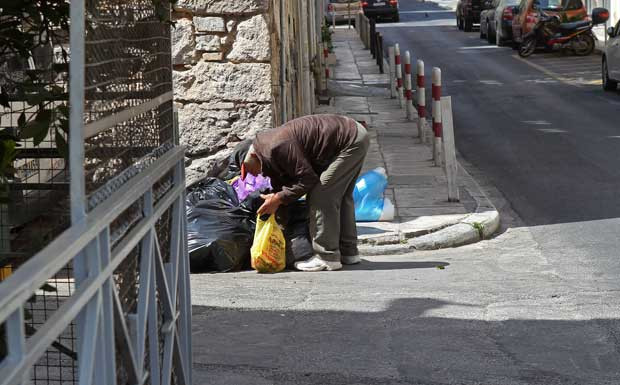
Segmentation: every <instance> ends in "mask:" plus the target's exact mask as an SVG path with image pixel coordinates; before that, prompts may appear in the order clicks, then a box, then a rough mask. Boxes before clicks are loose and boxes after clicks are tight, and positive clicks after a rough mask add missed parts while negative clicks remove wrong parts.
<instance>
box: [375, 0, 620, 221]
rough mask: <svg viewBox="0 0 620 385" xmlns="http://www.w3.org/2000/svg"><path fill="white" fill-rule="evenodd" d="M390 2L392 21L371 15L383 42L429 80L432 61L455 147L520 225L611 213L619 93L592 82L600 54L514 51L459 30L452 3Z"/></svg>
mask: <svg viewBox="0 0 620 385" xmlns="http://www.w3.org/2000/svg"><path fill="white" fill-rule="evenodd" d="M400 4H401V23H380V24H378V30H379V31H380V32H382V33H383V34H384V36H385V40H386V46H387V45H389V44H393V43H399V44H400V47H401V52H403V53H404V51H405V50H409V51H411V53H412V56H413V58H414V60H416V59H422V60H424V62H425V65H426V72H427V74H426V75H427V79H428V80H427V82H429V83H430V74H431V68H432V67H434V66H438V67H440V68H441V70H442V74H443V85H444V86H443V94H444V95H451V96H452V100H453V102H452V103H453V107H454V121H455V131H456V144H457V148H458V150H459V152H460V155H461V156H462V157H463V158H464V159H465V160H466V161H467V162H469V163H471V164H472V165H473V166H474V167H476V168H478V169H480V170H481V171H482V173H483V174H485V175H486V176H488V177H489V178H490V180H491V182H492V184H494V185H495V186H496V187H497V188H498V189H499V190H500V191H501V192H502V193H503V194H504V196H505V197H506V199H507V200H508V201H509V202H510V204H511V205H512V208H513V209H514V210H515V211H516V212H517V213H518V215H519V216H520V217H521V219H522V220H523V221H524V223H525V224H527V225H547V224H558V223H568V222H580V221H590V220H598V219H606V218H617V217H620V205H619V204H617V196H618V191H620V167H618V166H619V165H620V123H619V122H620V112H619V111H620V94H619V93H605V92H604V91H602V88H601V87H600V86H599V85H598V84H597V83H600V81H599V79H600V70H599V66H600V64H599V63H600V56H598V55H592V56H590V57H587V58H578V57H574V56H570V55H562V54H561V53H556V54H551V55H549V54H537V55H534V56H533V57H532V58H531V59H528V60H525V61H524V60H520V59H519V58H518V57H516V55H515V53H516V52H515V51H513V50H512V49H510V48H497V47H494V46H490V45H488V44H487V43H486V41H484V40H481V39H479V32H477V31H474V32H471V33H464V32H462V31H459V30H458V29H457V28H456V24H455V21H454V13H453V12H452V11H449V10H446V9H445V8H443V7H441V6H438V5H436V4H434V3H429V2H426V3H420V2H417V1H401V3H400ZM428 11H430V12H428ZM414 68H415V67H414ZM429 97H430V96H429ZM427 105H430V104H429V102H427Z"/></svg>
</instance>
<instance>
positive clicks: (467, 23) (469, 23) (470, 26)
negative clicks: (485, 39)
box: [463, 17, 474, 32]
mask: <svg viewBox="0 0 620 385" xmlns="http://www.w3.org/2000/svg"><path fill="white" fill-rule="evenodd" d="M473 28H474V20H473V19H472V18H471V17H468V18H466V19H465V26H464V27H463V30H464V31H465V32H471V30H472V29H473Z"/></svg>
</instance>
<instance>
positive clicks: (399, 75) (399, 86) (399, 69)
mask: <svg viewBox="0 0 620 385" xmlns="http://www.w3.org/2000/svg"><path fill="white" fill-rule="evenodd" d="M394 62H395V64H396V97H397V98H398V102H399V103H400V106H401V108H402V107H404V100H403V99H404V98H403V66H402V64H401V60H400V46H399V45H398V44H396V45H395V46H394Z"/></svg>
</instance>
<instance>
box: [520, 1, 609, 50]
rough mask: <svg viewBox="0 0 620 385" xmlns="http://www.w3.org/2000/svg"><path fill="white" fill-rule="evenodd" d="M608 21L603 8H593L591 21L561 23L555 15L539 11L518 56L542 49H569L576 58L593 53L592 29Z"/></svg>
mask: <svg viewBox="0 0 620 385" xmlns="http://www.w3.org/2000/svg"><path fill="white" fill-rule="evenodd" d="M608 19H609V11H608V10H607V9H605V8H595V9H594V10H593V11H592V20H583V21H575V22H571V23H562V22H561V21H560V18H559V17H558V16H556V15H549V14H546V13H545V12H543V11H542V10H540V11H539V14H538V21H537V22H536V25H535V26H534V28H533V29H532V31H531V32H529V33H528V34H527V35H525V36H524V37H523V41H522V42H521V44H520V45H519V56H521V57H528V56H530V55H532V54H533V53H534V51H536V48H538V47H543V48H545V49H547V50H553V49H558V48H562V49H569V50H572V51H573V52H574V53H575V55H577V56H587V55H590V54H591V53H592V52H593V51H594V47H595V39H596V37H595V36H594V33H592V28H593V27H594V26H595V25H597V24H603V23H605V22H606V21H607V20H608Z"/></svg>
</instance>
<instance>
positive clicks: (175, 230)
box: [0, 0, 192, 385]
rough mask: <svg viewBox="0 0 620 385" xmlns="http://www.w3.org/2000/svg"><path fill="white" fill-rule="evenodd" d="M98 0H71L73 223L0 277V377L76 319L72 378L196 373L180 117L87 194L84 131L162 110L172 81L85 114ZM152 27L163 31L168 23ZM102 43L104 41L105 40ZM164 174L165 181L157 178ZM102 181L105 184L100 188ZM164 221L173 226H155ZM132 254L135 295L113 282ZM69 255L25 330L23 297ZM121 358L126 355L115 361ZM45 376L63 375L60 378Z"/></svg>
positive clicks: (7, 382) (158, 380)
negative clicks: (44, 305) (59, 296)
mask: <svg viewBox="0 0 620 385" xmlns="http://www.w3.org/2000/svg"><path fill="white" fill-rule="evenodd" d="M97 1H99V0H91V1H72V2H71V3H70V6H71V15H70V16H71V23H70V55H71V60H70V63H69V64H70V82H69V86H70V89H69V98H70V106H71V111H70V117H69V125H70V130H69V168H70V182H71V183H70V198H71V200H70V202H71V207H70V210H71V227H70V228H69V229H67V230H66V231H64V232H63V233H62V234H60V235H59V236H58V237H57V238H56V239H54V240H53V241H51V243H49V244H48V245H47V246H46V247H45V248H44V249H43V250H41V251H40V252H38V253H37V254H36V255H34V256H33V257H32V258H30V259H29V260H28V261H27V262H26V263H24V264H23V265H21V266H20V267H19V268H18V269H17V270H16V271H15V272H14V274H13V275H11V276H10V277H9V278H8V279H6V280H5V281H2V282H0V326H3V327H4V331H5V334H6V340H5V341H4V342H2V341H1V340H0V343H3V344H4V345H5V346H4V347H5V348H6V349H5V350H6V352H5V355H4V358H3V357H0V360H1V361H0V385H13V384H28V383H30V382H31V378H30V377H31V375H32V373H33V370H34V373H36V368H35V366H36V365H37V363H38V362H39V361H40V360H41V358H42V357H43V356H44V355H45V354H46V353H47V352H48V351H49V349H50V346H54V344H57V341H58V340H59V339H60V337H61V336H62V335H63V333H65V331H66V330H68V329H71V328H72V325H75V330H76V335H77V338H76V341H77V342H76V345H75V346H76V347H75V352H73V351H71V352H70V353H71V354H70V356H71V357H72V358H71V359H72V363H71V366H70V369H71V372H72V374H75V373H76V372H77V375H76V376H75V377H76V378H75V379H73V378H71V380H70V381H69V382H70V383H72V384H74V383H78V384H80V385H91V384H95V385H116V384H117V383H118V384H121V383H122V384H125V383H130V384H145V383H148V384H152V385H160V384H163V385H168V384H171V383H174V384H179V385H191V383H192V379H191V357H192V351H191V340H190V338H191V337H190V336H191V303H190V287H189V260H188V253H187V241H186V239H187V237H186V233H187V224H186V217H185V171H184V149H183V147H181V146H179V145H178V132H177V131H176V127H174V130H175V133H174V135H173V136H174V137H173V139H172V141H171V140H170V139H169V138H166V139H162V140H161V141H160V142H159V145H160V147H158V148H155V149H153V150H154V151H153V152H152V153H151V154H149V155H150V156H147V157H145V158H143V160H145V159H148V162H146V161H145V162H143V163H140V164H139V166H140V167H136V166H137V165H136V164H134V167H131V166H130V167H128V168H126V169H125V170H124V171H122V172H121V173H120V174H118V175H117V177H119V178H118V180H114V179H110V181H109V183H110V185H113V186H112V187H111V188H109V187H110V185H107V186H103V187H102V188H101V189H100V190H97V191H95V192H94V193H93V192H92V191H91V193H93V194H92V196H91V203H92V201H93V200H96V202H95V204H92V205H88V202H89V201H88V200H87V193H86V188H85V172H84V167H85V164H86V163H85V138H87V137H88V136H89V135H92V134H94V133H98V132H100V131H101V130H105V129H109V128H110V127H111V126H114V125H116V124H119V123H124V124H126V123H128V122H131V119H132V118H133V117H135V116H136V115H138V114H144V113H145V112H148V111H157V110H158V109H160V108H162V106H164V104H165V103H168V104H171V103H170V99H171V96H172V84H171V83H166V85H167V89H166V90H164V91H163V92H160V93H159V95H154V96H153V97H151V99H149V100H147V101H145V102H143V103H141V104H139V105H137V106H134V107H133V108H131V109H125V110H123V111H118V112H117V113H116V114H112V115H111V116H110V117H106V118H101V119H99V120H98V121H96V122H94V123H93V122H90V121H89V123H88V124H85V121H84V120H85V119H84V117H85V114H86V112H85V102H84V100H85V99H84V98H85V92H84V88H85V81H84V78H85V71H84V66H85V61H86V55H85V36H86V31H85V17H86V15H91V16H92V15H93V12H90V13H89V12H87V6H90V7H91V8H93V9H95V10H98V9H99V8H97V7H95V5H97V4H98V5H101V9H108V8H107V6H108V5H107V4H102V3H97ZM140 4H141V3H137V6H141V5H140ZM91 11H92V10H91ZM119 14H120V15H121V16H122V15H125V16H132V15H135V13H132V12H127V13H122V12H120V13H119ZM119 17H120V16H119ZM121 24H122V23H121ZM127 25H130V26H131V25H133V24H131V23H127ZM91 29H92V28H91ZM164 30H165V31H169V27H167V26H165V29H164ZM99 31H105V27H101V26H99ZM133 32H134V33H135V32H136V31H133ZM168 33H169V32H168ZM159 38H161V39H163V40H164V41H168V42H169V40H170V37H169V35H167V36H159ZM151 48H152V47H151ZM101 52H103V54H105V52H107V50H106V49H105V47H104V48H102V50H101ZM167 54H168V57H167V58H166V60H168V63H164V64H166V65H165V66H163V67H162V68H163V69H164V70H166V69H167V68H170V71H171V61H170V60H169V59H170V56H169V52H167ZM91 55H92V54H91ZM162 60H163V59H162ZM111 72H113V71H111ZM145 82H146V81H145ZM145 84H147V85H148V83H145ZM166 114H169V115H167V116H166V117H165V118H166V119H168V118H171V116H172V110H171V109H170V110H169V112H166ZM162 115H163V114H162ZM160 119H161V116H160ZM166 119H163V120H166ZM132 124H136V126H135V129H136V130H139V129H140V127H139V124H140V123H132ZM125 126H128V125H127V124H126V125H125ZM130 127H132V128H134V126H130ZM162 142H165V143H162ZM169 175H171V179H169V178H168V176H169ZM162 180H166V183H161V182H162ZM117 181H119V183H114V182H117ZM104 190H105V191H104ZM101 191H104V193H102V194H101V196H100V195H99V194H98V193H99V192H101ZM137 207H139V208H140V209H136V208H137ZM130 208H131V209H132V211H131V214H132V221H131V224H129V225H128V226H126V227H125V228H123V230H124V231H123V232H122V236H118V238H119V239H118V240H117V239H116V238H117V237H116V236H113V235H112V234H111V231H112V229H117V227H118V223H116V222H118V221H119V220H120V219H122V218H123V217H122V216H123V214H124V213H126V212H127V210H128V209H130ZM119 218H120V219H119ZM162 222H165V223H166V224H167V226H169V227H167V229H166V230H165V231H163V232H160V233H158V226H159V225H160V224H161V223H162ZM115 226H116V227H115ZM159 235H164V236H165V237H166V240H165V241H163V240H160V239H159ZM113 237H114V238H115V239H112V238H113ZM164 245H165V246H164ZM163 247H166V248H167V249H166V250H164V249H163ZM136 250H138V252H136ZM136 254H138V255H136ZM131 258H133V260H130V259H131ZM127 261H131V262H135V263H136V264H137V268H135V269H134V270H135V277H137V278H136V280H135V282H131V290H132V294H131V295H130V296H129V297H131V298H130V299H131V301H132V306H125V305H124V303H122V301H123V300H124V299H127V295H125V296H121V294H120V293H119V289H118V286H119V285H118V284H117V282H116V279H117V278H118V276H119V270H121V271H122V269H119V266H121V264H123V263H124V262H127ZM66 266H71V267H72V272H73V279H71V278H67V280H66V281H67V282H69V285H68V287H69V288H70V290H69V293H67V296H65V297H64V299H63V300H62V302H60V301H59V304H58V307H57V308H56V309H55V311H53V313H52V314H51V315H50V316H49V317H47V316H46V317H45V319H44V320H43V321H42V324H41V325H37V328H36V329H35V330H34V331H33V330H27V329H26V324H25V320H26V318H27V317H26V316H27V312H26V311H25V310H24V307H25V305H26V304H27V303H28V301H29V300H30V299H31V298H32V297H33V296H34V295H36V294H37V292H38V290H39V288H40V287H42V286H43V285H44V284H46V282H48V280H50V279H51V278H52V277H54V276H55V275H56V274H57V273H58V272H59V271H61V270H62V269H64V268H65V267H66ZM131 272H132V274H133V273H134V271H133V270H132V271H131ZM134 289H135V290H134ZM35 298H36V297H35ZM31 329H33V328H31ZM57 345H58V344H57ZM76 357H77V358H76ZM117 363H122V366H123V367H122V368H117V367H116V365H117ZM76 366H77V370H76V369H75V368H76ZM60 367H61V370H62V365H60ZM117 369H118V370H117ZM121 369H122V370H121ZM121 380H122V381H121ZM48 381H49V382H48V383H53V384H58V383H64V381H63V380H58V379H48Z"/></svg>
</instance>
